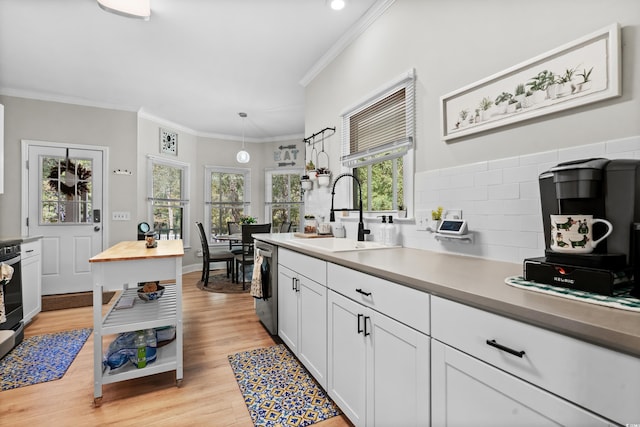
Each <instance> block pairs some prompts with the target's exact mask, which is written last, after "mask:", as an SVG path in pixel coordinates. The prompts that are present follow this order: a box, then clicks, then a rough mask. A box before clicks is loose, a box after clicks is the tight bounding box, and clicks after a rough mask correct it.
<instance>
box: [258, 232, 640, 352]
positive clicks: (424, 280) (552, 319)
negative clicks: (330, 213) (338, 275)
mask: <svg viewBox="0 0 640 427" xmlns="http://www.w3.org/2000/svg"><path fill="white" fill-rule="evenodd" d="M254 237H256V238H257V239H258V240H262V241H265V242H267V243H271V244H274V245H277V246H281V247H285V248H287V249H291V250H294V251H296V252H300V253H304V254H307V255H311V256H314V257H316V258H319V259H323V260H325V261H328V262H332V263H335V264H339V265H342V266H345V267H348V268H352V269H354V270H359V271H362V272H364V273H367V274H371V275H374V276H377V277H380V278H383V279H387V280H391V281H393V282H397V283H399V284H402V285H405V286H409V287H411V288H415V289H419V290H421V291H424V292H428V293H430V294H432V295H437V296H441V297H443V298H447V299H450V300H454V301H458V302H461V303H463V304H467V305H470V306H473V307H477V308H480V309H483V310H486V311H490V312H493V313H496V314H500V315H503V316H506V317H510V318H512V319H515V320H520V321H523V322H526V323H530V324H533V325H535V326H539V327H542V328H546V329H549V330H552V331H556V332H560V333H562V334H565V335H568V336H572V337H575V338H578V339H581V340H584V341H588V342H591V343H594V344H597V345H601V346H603V347H607V348H610V349H613V350H616V351H620V352H623V353H627V354H631V355H633V356H636V357H640V313H638V312H632V311H628V310H620V309H616V308H609V307H604V306H598V305H594V304H589V303H584V302H580V301H574V300H570V299H567V298H561V297H557V296H552V295H546V294H541V293H538V292H532V291H528V290H524V289H520V288H516V287H513V286H509V285H507V284H505V282H504V279H505V278H507V277H509V276H517V275H521V274H522V265H520V264H513V263H507V262H500V261H492V260H486V259H482V258H474V257H467V256H459V255H451V254H444V253H439V252H431V251H425V250H419V249H410V248H389V249H376V250H368V251H353V252H340V253H331V252H326V251H321V250H312V249H307V248H306V247H304V248H303V247H301V246H297V245H295V243H292V242H291V239H292V238H293V233H278V234H260V235H255V236H254Z"/></svg>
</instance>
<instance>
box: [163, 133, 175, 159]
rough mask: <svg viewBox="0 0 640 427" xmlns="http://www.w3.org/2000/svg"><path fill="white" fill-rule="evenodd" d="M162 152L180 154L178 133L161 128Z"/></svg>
mask: <svg viewBox="0 0 640 427" xmlns="http://www.w3.org/2000/svg"><path fill="white" fill-rule="evenodd" d="M160 152H161V153H162V154H171V155H174V156H177V155H178V134H177V133H176V132H172V131H170V130H166V129H160Z"/></svg>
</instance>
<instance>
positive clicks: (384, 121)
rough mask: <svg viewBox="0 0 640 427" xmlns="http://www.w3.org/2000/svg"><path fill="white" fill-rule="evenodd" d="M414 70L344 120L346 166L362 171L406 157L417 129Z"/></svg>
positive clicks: (368, 100) (343, 118)
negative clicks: (374, 165)
mask: <svg viewBox="0 0 640 427" xmlns="http://www.w3.org/2000/svg"><path fill="white" fill-rule="evenodd" d="M414 81H415V76H414V73H413V70H412V71H410V72H408V73H406V74H405V75H403V76H402V77H401V78H400V79H399V81H396V82H393V84H392V85H390V87H389V86H388V87H387V88H385V90H384V91H382V92H378V93H376V94H375V95H374V96H372V97H370V98H369V99H367V100H366V101H365V102H363V103H361V104H359V105H357V106H356V107H354V108H353V109H350V110H348V111H347V112H346V113H344V114H343V116H342V120H343V123H342V126H343V132H342V138H343V144H342V147H343V151H342V158H341V160H342V164H343V166H345V167H350V168H353V167H361V166H365V165H369V164H372V163H377V162H379V161H383V160H387V159H391V158H397V157H401V156H403V155H405V154H406V153H407V152H408V151H409V149H410V148H412V147H413V137H414V129H415V100H414V98H415V96H414V93H415V89H414Z"/></svg>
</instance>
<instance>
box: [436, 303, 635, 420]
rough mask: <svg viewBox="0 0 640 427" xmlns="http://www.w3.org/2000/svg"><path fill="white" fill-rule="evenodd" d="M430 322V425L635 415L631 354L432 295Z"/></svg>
mask: <svg viewBox="0 0 640 427" xmlns="http://www.w3.org/2000/svg"><path fill="white" fill-rule="evenodd" d="M431 327H432V329H431V335H432V338H433V341H432V344H431V348H432V370H431V375H432V399H433V402H432V411H433V424H434V425H442V426H447V425H449V426H457V425H469V423H471V424H474V425H483V421H487V420H491V423H490V424H491V425H524V426H526V425H551V424H552V425H556V424H553V423H555V422H557V423H559V424H560V425H580V426H583V425H584V426H588V425H608V424H609V423H610V422H608V421H607V420H611V421H613V422H615V423H619V424H628V423H630V422H632V421H630V420H637V419H640V407H639V406H638V405H637V400H638V397H639V396H640V385H639V384H638V381H637V379H638V378H640V360H639V359H638V358H635V357H633V356H629V355H625V354H621V353H617V352H614V351H611V350H609V349H605V348H602V347H599V346H596V345H593V344H589V343H586V342H584V341H580V340H577V339H574V338H571V337H568V336H565V335H562V334H558V333H555V332H552V331H548V330H545V329H542V328H538V327H535V326H533V325H530V324H526V323H522V322H519V321H516V320H513V319H508V318H505V317H502V316H499V315H497V314H493V313H489V312H486V311H483V310H479V309H476V308H473V307H469V306H466V305H464V304H459V303H456V302H453V301H450V300H447V299H443V298H439V297H432V298H431ZM436 340H437V341H436ZM583 408H585V409H583ZM463 409H464V410H465V411H466V412H467V413H468V414H470V415H467V414H465V413H464V412H465V411H463ZM467 416H469V418H466V417H467ZM485 424H486V423H485Z"/></svg>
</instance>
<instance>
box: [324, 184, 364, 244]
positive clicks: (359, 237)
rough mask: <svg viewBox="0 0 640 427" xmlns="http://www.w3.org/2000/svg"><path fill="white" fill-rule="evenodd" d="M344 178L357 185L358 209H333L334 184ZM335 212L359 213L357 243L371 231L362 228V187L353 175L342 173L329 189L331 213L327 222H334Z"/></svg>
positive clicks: (362, 240)
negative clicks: (346, 177) (350, 179)
mask: <svg viewBox="0 0 640 427" xmlns="http://www.w3.org/2000/svg"><path fill="white" fill-rule="evenodd" d="M345 176H350V177H351V178H353V179H354V181H355V182H356V183H357V184H358V195H359V199H360V204H359V207H358V209H348V208H342V209H334V208H333V197H334V196H335V194H336V184H337V183H338V181H339V180H340V179H341V178H343V177H345ZM336 211H341V212H355V211H358V212H359V213H360V219H359V221H358V242H364V235H365V234H369V233H371V230H367V229H365V228H364V221H363V220H362V187H361V186H360V181H358V178H356V176H355V175H353V174H350V173H343V174H341V175H338V177H337V178H336V179H335V181H333V187H331V213H330V214H329V222H335V221H336V215H335V212H336Z"/></svg>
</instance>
